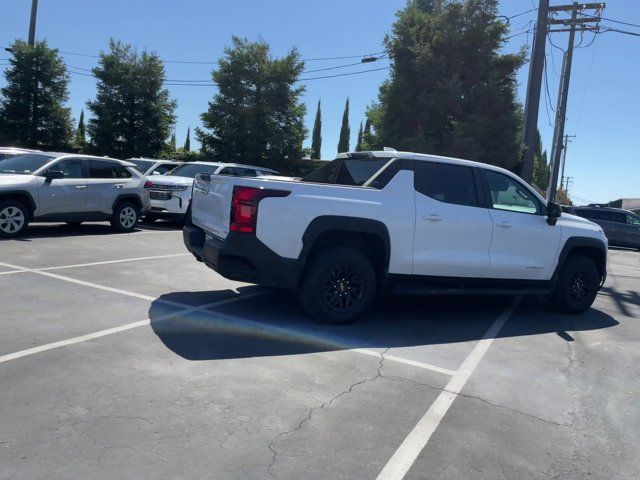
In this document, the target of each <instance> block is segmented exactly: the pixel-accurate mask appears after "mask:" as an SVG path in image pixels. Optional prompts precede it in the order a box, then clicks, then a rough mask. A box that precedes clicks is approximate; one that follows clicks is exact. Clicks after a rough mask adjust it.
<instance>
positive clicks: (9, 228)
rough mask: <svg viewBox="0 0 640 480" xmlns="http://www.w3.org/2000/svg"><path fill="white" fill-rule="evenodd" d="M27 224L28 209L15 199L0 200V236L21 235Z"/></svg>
mask: <svg viewBox="0 0 640 480" xmlns="http://www.w3.org/2000/svg"><path fill="white" fill-rule="evenodd" d="M28 225H29V210H28V209H27V207H25V206H24V205H23V204H22V203H20V202H18V201H17V200H5V201H4V202H0V238H15V237H18V236H20V235H22V234H23V233H24V232H25V230H26V229H27V226H28Z"/></svg>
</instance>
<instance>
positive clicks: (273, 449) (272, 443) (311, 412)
mask: <svg viewBox="0 0 640 480" xmlns="http://www.w3.org/2000/svg"><path fill="white" fill-rule="evenodd" d="M389 348H391V347H387V348H385V349H384V351H383V352H382V353H381V354H380V358H379V360H378V367H377V368H376V373H375V375H373V376H371V377H367V378H364V379H363V380H359V381H357V382H355V383H352V384H351V385H349V388H347V389H346V390H343V391H342V392H340V393H338V394H337V395H335V396H333V397H332V398H330V399H329V400H325V401H324V402H320V405H318V406H315V407H311V408H310V409H309V410H308V411H307V414H306V415H305V416H304V417H303V418H302V420H300V421H299V422H298V423H297V425H296V426H295V427H294V428H292V429H291V430H286V431H284V432H280V433H278V434H277V435H275V436H274V437H273V438H272V439H271V441H270V442H269V445H268V448H269V451H270V452H271V462H270V463H269V465H268V466H267V471H268V472H269V475H270V476H271V478H272V479H274V480H276V479H277V476H276V474H275V473H274V472H273V467H274V466H275V464H276V462H277V461H278V456H280V455H285V454H283V453H280V452H278V450H277V449H276V447H275V444H276V443H277V442H278V440H280V439H281V438H282V437H286V436H288V435H292V434H294V433H295V432H297V431H298V430H300V429H301V428H302V427H304V425H305V424H306V423H307V422H309V420H311V418H312V417H313V415H314V414H315V413H316V412H317V411H318V410H322V409H323V408H325V407H326V406H327V405H333V404H334V402H336V401H337V400H339V399H341V398H343V397H345V396H346V395H349V394H350V393H351V392H352V391H353V389H354V388H356V387H358V386H360V385H363V384H365V383H368V382H373V381H374V380H377V379H378V378H380V377H382V376H383V375H382V368H383V367H384V362H385V357H384V356H385V354H386V353H387V352H388V351H389Z"/></svg>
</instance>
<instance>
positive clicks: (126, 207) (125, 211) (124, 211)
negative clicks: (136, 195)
mask: <svg viewBox="0 0 640 480" xmlns="http://www.w3.org/2000/svg"><path fill="white" fill-rule="evenodd" d="M139 219H140V209H139V208H138V207H137V206H136V205H135V204H133V203H129V202H122V203H119V204H118V206H117V207H116V208H115V210H114V212H113V217H112V218H111V226H112V227H113V228H114V229H115V230H116V231H118V232H132V231H133V230H134V229H135V228H136V225H137V224H138V220H139Z"/></svg>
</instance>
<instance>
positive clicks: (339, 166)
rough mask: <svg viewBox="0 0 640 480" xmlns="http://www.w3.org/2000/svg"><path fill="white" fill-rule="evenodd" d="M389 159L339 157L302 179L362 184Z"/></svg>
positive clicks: (317, 181)
mask: <svg viewBox="0 0 640 480" xmlns="http://www.w3.org/2000/svg"><path fill="white" fill-rule="evenodd" d="M388 161H389V158H338V159H336V160H334V161H332V162H330V163H328V164H327V165H324V166H322V167H320V168H319V169H318V170H316V171H315V172H311V173H310V174H309V175H307V176H306V177H304V178H303V179H302V181H303V182H313V183H333V184H336V185H354V186H360V185H362V184H364V183H365V182H366V181H367V180H369V179H370V178H371V177H373V175H374V174H375V173H376V172H377V171H378V170H380V169H381V168H382V167H383V166H384V165H385V164H386V163H387V162H388Z"/></svg>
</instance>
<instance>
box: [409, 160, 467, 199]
mask: <svg viewBox="0 0 640 480" xmlns="http://www.w3.org/2000/svg"><path fill="white" fill-rule="evenodd" d="M415 172H416V190H417V191H418V192H420V193H422V194H423V195H427V196H428V197H431V198H433V199H435V200H438V201H439V202H445V203H453V204H455V205H466V206H469V207H477V206H478V196H477V192H476V183H475V179H474V176H473V170H472V169H471V168H470V167H465V166H463V165H451V164H447V163H436V162H422V161H420V162H418V161H417V162H415Z"/></svg>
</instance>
